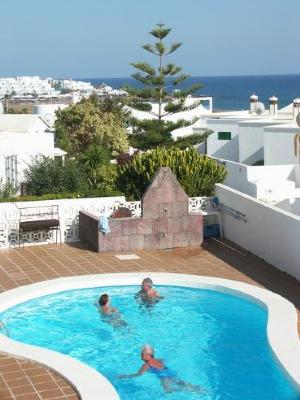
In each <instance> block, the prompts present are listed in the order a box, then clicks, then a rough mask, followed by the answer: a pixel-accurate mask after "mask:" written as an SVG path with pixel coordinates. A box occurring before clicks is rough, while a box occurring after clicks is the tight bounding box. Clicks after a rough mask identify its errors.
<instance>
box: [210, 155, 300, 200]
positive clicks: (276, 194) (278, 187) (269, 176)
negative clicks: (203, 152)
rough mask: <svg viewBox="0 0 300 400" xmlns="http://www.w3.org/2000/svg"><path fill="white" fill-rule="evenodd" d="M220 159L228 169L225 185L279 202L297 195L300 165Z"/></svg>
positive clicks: (299, 181) (259, 197)
mask: <svg viewBox="0 0 300 400" xmlns="http://www.w3.org/2000/svg"><path fill="white" fill-rule="evenodd" d="M217 160H218V159H217ZM219 161H221V162H222V163H223V164H224V165H225V167H226V168H227V171H228V175H227V177H226V180H225V182H224V183H225V185H227V186H229V187H231V188H233V189H236V190H239V191H241V192H243V193H245V194H248V195H249V196H252V197H255V198H257V199H263V200H265V201H275V202H278V201H281V200H283V199H286V198H290V197H295V188H296V187H299V186H300V179H299V178H300V176H299V172H300V169H299V167H300V166H298V165H269V166H265V165H264V166H249V165H245V164H240V163H236V162H233V161H228V160H219Z"/></svg>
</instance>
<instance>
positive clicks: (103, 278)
mask: <svg viewBox="0 0 300 400" xmlns="http://www.w3.org/2000/svg"><path fill="white" fill-rule="evenodd" d="M146 275H149V276H151V278H152V279H153V280H154V281H155V284H156V285H167V286H174V285H176V286H183V287H190V288H198V289H209V290H216V291H219V292H223V293H228V294H233V295H236V296H240V297H243V298H247V299H248V300H250V301H252V302H256V303H258V304H260V305H261V306H263V307H265V308H266V309H267V311H268V325H267V335H268V340H269V343H270V346H271V348H272V350H273V352H274V354H275V356H276V358H277V360H278V361H279V363H280V364H281V366H282V367H283V369H284V370H285V372H286V373H287V375H288V376H289V378H290V379H291V381H292V382H293V383H294V385H295V386H296V387H297V389H298V390H299V392H300V368H299V365H300V341H299V338H298V332H297V312H296V309H295V307H294V305H293V304H292V303H290V302H289V301H288V300H287V299H285V298H283V297H281V296H280V295H277V294H275V293H273V292H271V291H268V290H266V289H263V288H260V287H257V286H253V285H250V284H247V283H243V282H239V281H233V280H228V279H222V278H214V277H206V276H200V275H186V274H173V273H152V272H141V273H114V274H97V275H85V276H76V277H66V278H58V279H53V280H48V281H43V282H38V283H34V284H31V285H27V286H21V287H18V288H15V289H11V290H9V291H7V292H4V293H1V294H0V313H2V312H3V311H5V310H7V309H9V308H11V307H13V306H15V305H17V304H20V303H23V302H25V301H28V300H31V299H34V298H37V297H41V296H46V295H49V294H54V293H58V292H61V291H66V290H73V289H86V288H93V287H100V286H102V287H103V286H117V285H139V284H140V282H141V280H142V279H143V278H144V277H145V276H146ZM0 351H1V352H4V353H8V354H11V355H13V356H17V357H23V358H26V359H29V360H32V361H36V362H38V363H40V364H42V365H44V366H46V367H49V368H51V369H52V370H53V371H55V372H57V373H58V374H60V375H62V376H63V377H64V378H65V379H66V380H67V381H68V382H69V383H70V384H71V385H72V386H73V387H74V388H75V390H76V391H77V392H78V394H79V395H80V397H81V399H82V400H96V399H97V400H98V398H99V393H101V395H102V396H101V398H102V399H103V400H120V398H119V395H118V393H117V392H116V390H115V388H114V386H113V385H112V384H111V383H110V381H108V380H107V379H106V378H105V377H104V376H103V375H102V374H101V373H99V372H97V371H96V370H94V369H93V368H91V367H89V366H88V365H86V364H84V363H82V362H80V361H77V360H75V359H74V358H72V357H70V356H67V355H63V354H61V353H58V352H55V351H52V350H47V349H44V348H41V347H37V346H32V345H28V344H24V343H21V342H18V341H15V340H12V339H10V338H8V337H6V336H4V335H1V334H0Z"/></svg>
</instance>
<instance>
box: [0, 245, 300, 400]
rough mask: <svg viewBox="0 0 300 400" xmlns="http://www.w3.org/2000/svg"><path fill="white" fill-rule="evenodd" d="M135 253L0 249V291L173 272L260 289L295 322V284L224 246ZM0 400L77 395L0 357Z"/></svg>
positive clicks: (298, 297) (41, 372)
mask: <svg viewBox="0 0 300 400" xmlns="http://www.w3.org/2000/svg"><path fill="white" fill-rule="evenodd" d="M134 253H135V254H137V255H138V256H139V257H140V259H136V260H125V261H120V260H118V259H117V258H116V257H115V256H116V255H117V253H100V254H99V253H95V252H92V251H90V250H89V249H87V248H86V247H84V246H83V245H82V244H64V245H62V246H56V245H51V244H50V245H37V246H31V247H27V248H25V249H22V248H21V249H9V250H2V251H1V261H0V292H3V291H6V290H9V289H13V288H15V287H18V286H22V285H27V284H31V283H35V282H39V281H43V280H48V279H55V278H59V277H65V276H76V275H77V276H78V275H87V274H97V273H116V272H142V271H145V272H146V271H147V272H174V273H185V274H195V275H203V276H214V277H220V278H226V279H232V280H236V281H242V282H246V283H250V284H252V285H257V286H261V287H265V288H267V289H269V290H271V291H274V292H276V293H279V294H280V295H282V296H284V297H286V298H287V299H288V300H290V301H291V302H292V303H294V305H295V306H296V308H297V310H298V317H300V282H297V281H296V280H295V279H293V278H291V277H290V276H288V275H287V274H285V273H283V272H280V271H279V270H277V269H275V268H274V267H272V266H271V265H269V264H267V263H265V262H264V261H262V260H261V259H259V258H257V257H255V256H253V255H252V254H250V253H247V252H246V251H245V250H243V249H239V248H237V247H236V246H235V245H232V244H231V243H229V242H227V241H216V240H214V239H207V240H206V241H204V243H203V245H202V247H201V248H193V249H173V250H155V251H154V250H150V251H135V252H134ZM299 320H300V318H299ZM299 320H298V332H299V333H300V323H299ZM0 398H1V400H10V399H14V400H21V399H22V400H59V399H60V400H62V399H66V400H75V399H77V398H78V396H77V394H76V391H75V390H74V389H73V388H72V387H71V385H70V384H69V383H68V382H66V381H65V380H64V379H63V378H62V377H61V376H59V375H57V374H56V373H54V372H53V371H51V370H49V369H48V368H46V367H44V366H41V365H39V364H36V363H32V362H30V361H27V360H22V359H16V358H14V357H12V356H9V355H8V354H4V353H2V354H0Z"/></svg>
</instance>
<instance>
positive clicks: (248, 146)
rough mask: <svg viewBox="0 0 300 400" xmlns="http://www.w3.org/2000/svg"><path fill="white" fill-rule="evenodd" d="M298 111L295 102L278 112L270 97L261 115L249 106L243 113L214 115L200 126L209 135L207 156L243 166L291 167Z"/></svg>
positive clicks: (297, 100)
mask: <svg viewBox="0 0 300 400" xmlns="http://www.w3.org/2000/svg"><path fill="white" fill-rule="evenodd" d="M299 112H300V100H299V99H295V100H294V101H293V103H291V104H290V105H289V106H287V107H284V108H283V109H281V110H278V100H277V98H276V97H275V96H273V97H271V98H270V107H269V110H266V111H264V112H263V113H261V114H257V113H255V111H254V107H253V103H250V109H249V111H246V112H240V111H239V112H236V113H235V112H231V113H227V114H224V113H223V114H222V115H221V114H219V113H214V114H213V115H212V116H211V117H208V118H207V119H206V121H204V120H203V121H202V124H203V127H206V128H207V129H210V130H212V132H213V133H212V134H211V135H210V136H209V137H208V139H207V154H208V155H211V156H212V157H216V158H222V159H225V160H230V161H234V162H239V163H243V164H246V165H257V164H264V165H274V164H275V165H280V164H281V165H282V164H293V163H294V162H295V161H296V160H297V157H298V156H297V151H296V150H295V140H296V135H297V134H298V133H300V128H299V127H298V125H297V123H296V117H297V115H298V113H299ZM298 159H299V158H298Z"/></svg>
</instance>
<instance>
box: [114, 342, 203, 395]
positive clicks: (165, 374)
mask: <svg viewBox="0 0 300 400" xmlns="http://www.w3.org/2000/svg"><path fill="white" fill-rule="evenodd" d="M141 359H142V360H143V361H144V364H143V365H142V366H141V368H140V369H139V370H138V372H136V373H134V374H129V375H119V379H128V378H136V377H138V376H141V375H143V374H144V373H145V372H150V373H152V374H154V375H156V376H157V377H158V378H159V379H160V382H161V385H162V387H163V389H164V391H165V392H166V393H170V392H174V391H180V390H186V391H192V392H196V393H204V392H205V390H204V389H203V388H202V387H201V386H199V385H192V384H191V383H187V382H185V381H183V380H182V379H179V378H178V377H177V375H176V373H175V372H174V371H172V370H170V369H169V368H168V367H167V366H166V365H165V363H164V362H163V361H162V360H159V359H157V358H155V357H154V349H153V347H151V346H150V345H148V344H146V345H144V346H143V347H142V351H141Z"/></svg>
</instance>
